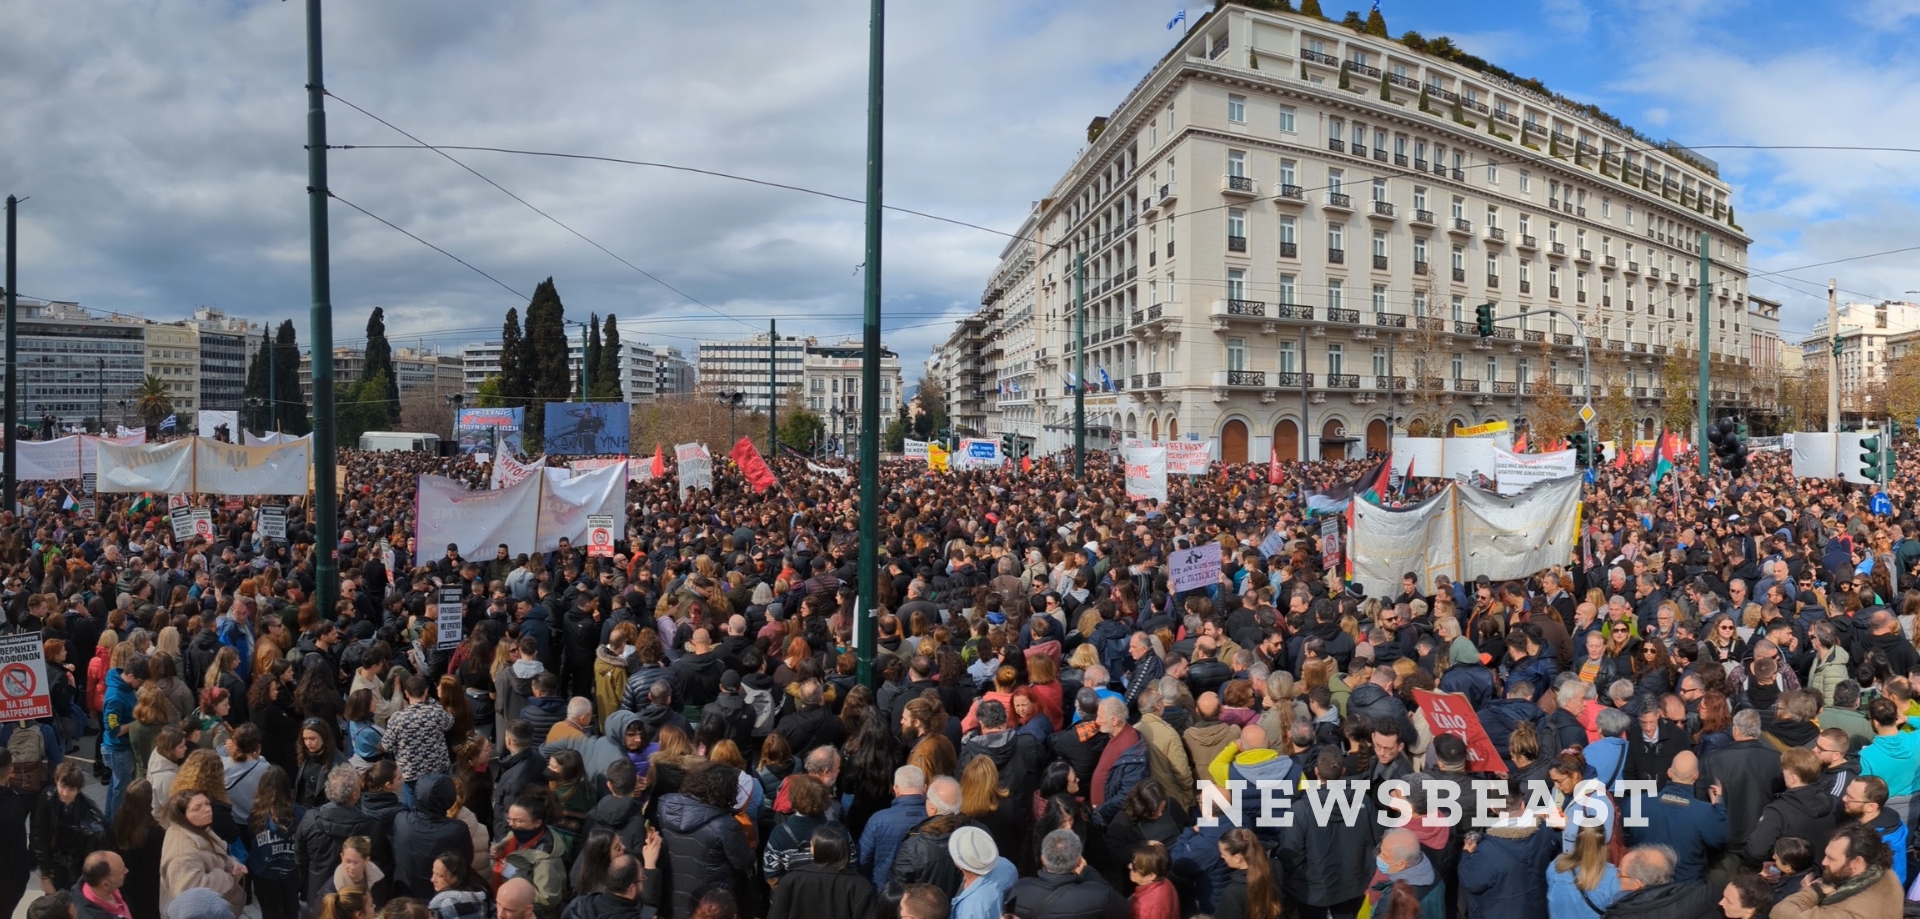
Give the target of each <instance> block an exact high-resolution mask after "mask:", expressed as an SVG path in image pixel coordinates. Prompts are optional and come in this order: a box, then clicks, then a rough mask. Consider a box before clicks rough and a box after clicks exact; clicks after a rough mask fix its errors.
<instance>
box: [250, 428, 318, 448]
mask: <svg viewBox="0 0 1920 919" xmlns="http://www.w3.org/2000/svg"><path fill="white" fill-rule="evenodd" d="M308 437H309V435H306V434H301V435H299V436H298V437H296V436H294V435H292V434H283V433H281V432H279V431H268V432H267V433H265V434H255V433H254V432H252V431H248V432H247V445H248V446H253V445H254V444H260V445H263V446H272V445H274V444H284V443H290V442H292V441H296V440H305V439H307V438H308Z"/></svg>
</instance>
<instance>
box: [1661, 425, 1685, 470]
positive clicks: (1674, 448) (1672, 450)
mask: <svg viewBox="0 0 1920 919" xmlns="http://www.w3.org/2000/svg"><path fill="white" fill-rule="evenodd" d="M1660 456H1661V458H1663V459H1665V460H1666V461H1667V462H1669V463H1671V462H1673V461H1674V460H1675V459H1678V458H1679V457H1680V435H1679V434H1676V433H1674V432H1672V431H1661V432H1660Z"/></svg>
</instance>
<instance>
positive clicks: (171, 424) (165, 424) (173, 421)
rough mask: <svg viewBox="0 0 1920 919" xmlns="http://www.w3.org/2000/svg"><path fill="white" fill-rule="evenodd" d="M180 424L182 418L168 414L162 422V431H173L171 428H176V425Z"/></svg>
mask: <svg viewBox="0 0 1920 919" xmlns="http://www.w3.org/2000/svg"><path fill="white" fill-rule="evenodd" d="M179 425H180V419H179V418H177V417H175V416H173V415H168V416H167V417H166V420H164V421H162V422H160V430H162V431H171V430H173V429H175V428H176V427H178V426H179Z"/></svg>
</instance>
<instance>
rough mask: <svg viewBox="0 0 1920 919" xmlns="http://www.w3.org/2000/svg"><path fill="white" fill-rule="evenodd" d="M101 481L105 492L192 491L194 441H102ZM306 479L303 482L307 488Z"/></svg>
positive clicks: (100, 459) (170, 493) (100, 446)
mask: <svg viewBox="0 0 1920 919" xmlns="http://www.w3.org/2000/svg"><path fill="white" fill-rule="evenodd" d="M98 471H99V484H98V486H97V487H96V490H98V491H100V492H102V493H104V494H110V495H112V494H121V495H124V494H139V493H140V492H146V491H150V492H156V493H159V494H167V495H184V494H191V493H192V492H193V441H192V439H185V440H175V441H171V442H168V443H164V444H139V445H137V446H127V447H123V446H120V445H119V444H116V443H112V442H105V443H101V444H100V445H99V470H98ZM305 485H306V483H305V482H304V481H303V482H301V486H302V488H303V490H304V487H305Z"/></svg>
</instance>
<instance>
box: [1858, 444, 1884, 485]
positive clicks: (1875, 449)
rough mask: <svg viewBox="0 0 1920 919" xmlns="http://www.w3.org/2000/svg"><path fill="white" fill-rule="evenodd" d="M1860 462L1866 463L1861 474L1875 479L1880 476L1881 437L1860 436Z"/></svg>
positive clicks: (1861, 468) (1861, 469)
mask: <svg viewBox="0 0 1920 919" xmlns="http://www.w3.org/2000/svg"><path fill="white" fill-rule="evenodd" d="M1860 462H1862V463H1864V464H1865V465H1863V466H1861V467H1860V475H1862V476H1863V477H1865V478H1869V479H1874V480H1878V479H1879V478H1880V463H1881V456H1880V438H1878V437H1862V438H1860Z"/></svg>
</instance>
